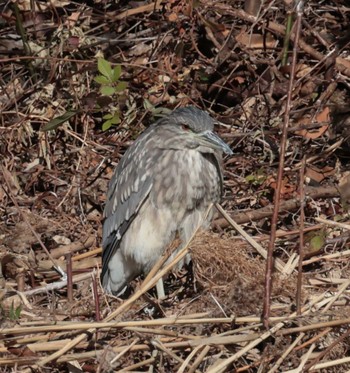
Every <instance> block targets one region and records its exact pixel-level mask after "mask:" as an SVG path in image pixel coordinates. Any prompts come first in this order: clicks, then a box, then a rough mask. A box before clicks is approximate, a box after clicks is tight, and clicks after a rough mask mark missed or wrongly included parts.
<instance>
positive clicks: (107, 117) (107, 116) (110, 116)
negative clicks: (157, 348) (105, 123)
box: [102, 113, 113, 119]
mask: <svg viewBox="0 0 350 373" xmlns="http://www.w3.org/2000/svg"><path fill="white" fill-rule="evenodd" d="M102 118H103V119H112V118H113V114H111V113H108V114H106V115H104V116H103V117H102Z"/></svg>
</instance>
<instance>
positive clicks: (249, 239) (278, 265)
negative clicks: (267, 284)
mask: <svg viewBox="0 0 350 373" xmlns="http://www.w3.org/2000/svg"><path fill="white" fill-rule="evenodd" d="M215 207H216V208H217V209H218V210H219V212H220V213H221V214H222V215H223V216H224V218H225V219H226V220H227V221H228V222H229V223H230V224H231V225H232V227H233V228H234V229H236V231H237V232H238V233H239V234H241V235H242V236H243V237H244V238H245V239H246V240H247V242H249V243H250V244H251V245H252V246H253V247H254V248H255V249H256V250H257V251H258V253H259V254H260V255H261V256H262V257H263V258H264V259H266V258H267V252H266V250H265V249H264V248H263V247H262V246H261V245H259V244H258V243H257V242H256V241H255V240H253V238H252V237H250V236H249V235H248V234H247V233H246V232H244V230H243V229H242V228H241V227H240V226H239V225H238V224H237V223H236V222H235V221H234V220H233V219H231V217H230V216H229V215H228V214H227V212H226V211H225V210H224V209H223V208H222V207H221V206H220V205H219V204H218V203H216V204H215ZM274 265H275V267H276V269H277V270H278V271H280V272H283V269H284V266H285V264H284V263H283V262H282V260H280V259H276V261H275V262H274Z"/></svg>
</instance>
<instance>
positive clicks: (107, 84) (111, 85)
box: [41, 58, 127, 131]
mask: <svg viewBox="0 0 350 373" xmlns="http://www.w3.org/2000/svg"><path fill="white" fill-rule="evenodd" d="M97 69H98V71H99V73H100V75H97V76H96V77H95V79H94V80H95V82H96V83H98V84H100V92H101V94H102V95H103V96H108V97H110V98H109V99H108V100H104V99H103V97H100V99H98V100H97V103H95V109H94V111H102V107H104V106H106V105H107V104H109V103H110V102H113V101H117V97H116V96H117V95H118V94H120V93H121V92H123V91H124V90H125V88H126V87H127V83H126V82H124V81H121V80H119V78H120V75H121V72H122V68H121V66H120V65H116V66H115V67H114V68H112V66H111V64H110V62H108V61H107V60H105V59H104V58H99V59H98V60H97ZM82 111H83V110H82V109H79V110H68V111H66V112H65V113H64V114H62V115H60V116H58V117H56V118H53V119H51V120H50V121H49V122H48V123H46V124H45V126H44V127H43V128H42V129H41V130H42V131H52V130H55V129H57V128H58V127H59V126H60V125H61V124H63V123H64V122H66V121H67V120H69V119H70V118H72V117H74V116H75V115H76V114H78V113H81V112H82ZM103 119H104V120H105V122H104V123H103V124H102V130H103V131H107V130H108V129H109V128H110V127H111V126H112V125H113V124H118V123H120V117H119V112H118V109H117V108H116V107H114V108H111V111H110V112H109V113H107V114H105V115H104V116H103Z"/></svg>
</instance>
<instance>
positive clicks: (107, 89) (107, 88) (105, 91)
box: [101, 85, 115, 96]
mask: <svg viewBox="0 0 350 373" xmlns="http://www.w3.org/2000/svg"><path fill="white" fill-rule="evenodd" d="M101 93H102V94H103V95H106V96H112V95H113V94H114V93H115V88H114V87H111V86H109V85H104V86H103V87H101Z"/></svg>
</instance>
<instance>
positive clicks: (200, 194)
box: [101, 106, 232, 295]
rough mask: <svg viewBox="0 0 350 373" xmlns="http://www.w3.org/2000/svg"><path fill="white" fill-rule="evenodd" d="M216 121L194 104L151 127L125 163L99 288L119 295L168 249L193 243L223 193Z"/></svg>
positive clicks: (111, 195) (113, 193)
mask: <svg viewBox="0 0 350 373" xmlns="http://www.w3.org/2000/svg"><path fill="white" fill-rule="evenodd" d="M215 123H216V122H215V120H214V119H213V118H211V117H210V116H209V114H207V113H206V112H204V111H202V110H199V109H197V108H195V107H192V106H188V107H185V108H180V109H176V110H174V111H173V112H172V113H171V114H170V115H169V116H167V117H165V118H162V119H160V120H158V121H157V122H156V123H154V124H153V125H151V126H150V127H149V128H148V129H146V130H145V131H144V132H143V133H142V134H141V135H140V136H139V137H138V138H137V140H136V141H135V142H134V143H133V144H132V145H131V146H130V147H129V149H128V150H127V151H126V153H125V154H124V156H123V157H122V159H121V160H120V162H119V164H118V166H117V168H116V170H115V172H114V175H113V177H112V179H111V181H110V185H109V189H108V193H107V201H106V206H105V209H104V219H105V220H104V223H103V241H102V247H103V252H102V273H101V282H102V285H103V287H104V289H105V290H106V291H107V292H108V293H112V294H114V295H119V294H121V293H123V291H124V288H125V287H126V285H127V284H128V283H129V282H130V281H131V280H133V279H134V278H135V277H137V276H138V275H140V274H141V273H145V274H147V273H148V272H149V271H150V270H151V269H152V267H153V265H154V264H155V263H156V262H157V260H158V259H159V258H160V256H161V255H162V254H163V252H164V250H165V249H166V247H167V246H168V245H169V244H170V243H171V242H172V241H173V240H174V239H175V237H179V238H180V239H181V242H182V243H187V241H188V240H189V239H190V238H191V236H192V234H193V233H194V231H195V230H196V229H197V227H198V225H199V224H201V222H202V221H204V220H205V216H206V213H207V210H208V207H209V206H210V205H211V204H212V203H215V202H218V201H219V199H220V197H221V194H222V161H221V156H222V152H224V153H226V154H232V151H231V149H230V148H229V146H228V145H227V144H225V143H224V142H223V141H222V140H221V139H220V137H218V136H217V135H216V134H215V133H214V132H213V129H214V124H215Z"/></svg>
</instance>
